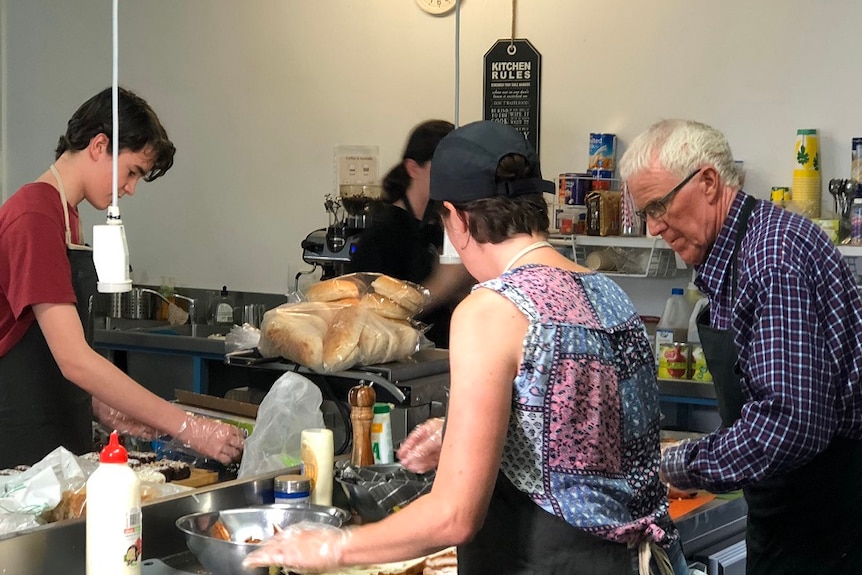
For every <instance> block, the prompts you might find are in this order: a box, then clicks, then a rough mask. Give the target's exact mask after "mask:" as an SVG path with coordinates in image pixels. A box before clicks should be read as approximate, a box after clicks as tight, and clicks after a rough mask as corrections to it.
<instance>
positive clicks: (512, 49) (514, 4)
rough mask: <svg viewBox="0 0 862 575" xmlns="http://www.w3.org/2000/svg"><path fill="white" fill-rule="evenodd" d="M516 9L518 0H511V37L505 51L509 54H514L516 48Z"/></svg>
mask: <svg viewBox="0 0 862 575" xmlns="http://www.w3.org/2000/svg"><path fill="white" fill-rule="evenodd" d="M517 11H518V0H512V37H511V39H510V40H509V47H508V48H507V49H506V51H507V52H508V53H509V56H514V55H515V52H517V51H518V49H517V48H516V47H515V13H516V12H517Z"/></svg>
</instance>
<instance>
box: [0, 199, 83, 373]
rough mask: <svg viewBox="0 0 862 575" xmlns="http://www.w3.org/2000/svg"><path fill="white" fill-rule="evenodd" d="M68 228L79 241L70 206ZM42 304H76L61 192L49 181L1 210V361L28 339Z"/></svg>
mask: <svg viewBox="0 0 862 575" xmlns="http://www.w3.org/2000/svg"><path fill="white" fill-rule="evenodd" d="M69 227H70V229H71V230H72V242H73V243H80V241H81V239H80V238H79V234H78V211H77V209H75V208H73V207H71V206H70V207H69ZM38 303H72V304H74V303H76V300H75V290H74V289H73V288H72V270H71V267H70V265H69V258H68V257H67V256H66V226H65V223H64V221H63V207H62V205H61V200H60V194H59V192H58V191H57V189H56V188H54V187H53V186H51V185H49V184H45V183H33V184H27V185H25V186H23V187H22V188H21V189H20V190H18V191H17V192H16V193H15V194H13V195H12V197H10V198H9V199H8V200H7V201H6V202H5V203H4V204H3V205H2V206H0V357H2V356H4V355H6V353H8V352H9V350H10V349H12V348H13V347H14V346H15V345H16V344H17V343H18V342H19V341H20V340H21V338H22V337H24V334H25V333H26V332H27V330H28V329H29V328H30V325H31V324H32V323H33V321H35V319H36V316H35V315H34V314H33V308H32V306H33V304H38Z"/></svg>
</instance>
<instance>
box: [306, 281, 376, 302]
mask: <svg viewBox="0 0 862 575" xmlns="http://www.w3.org/2000/svg"><path fill="white" fill-rule="evenodd" d="M361 288H364V285H362V286H361V285H360V281H359V280H358V278H357V276H355V275H349V276H341V277H337V278H332V279H329V280H324V281H322V282H318V283H316V284H314V285H311V286H309V287H308V289H307V290H305V297H306V299H308V301H311V302H328V301H337V300H340V299H345V298H352V299H359V295H360V289H361Z"/></svg>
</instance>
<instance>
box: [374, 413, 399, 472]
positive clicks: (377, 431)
mask: <svg viewBox="0 0 862 575" xmlns="http://www.w3.org/2000/svg"><path fill="white" fill-rule="evenodd" d="M371 451H372V452H373V453H374V463H375V464H380V463H392V462H394V461H395V454H394V453H393V450H392V417H391V415H390V408H389V404H388V403H375V404H374V419H372V420H371Z"/></svg>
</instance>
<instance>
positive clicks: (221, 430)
mask: <svg viewBox="0 0 862 575" xmlns="http://www.w3.org/2000/svg"><path fill="white" fill-rule="evenodd" d="M174 437H176V438H177V439H179V440H180V441H182V442H183V444H184V445H185V446H186V447H190V448H192V449H194V450H195V451H197V452H198V453H200V454H202V455H206V456H207V457H212V458H213V459H218V460H219V461H221V462H222V463H224V464H228V463H230V462H231V461H235V460H237V459H239V457H240V455H242V449H243V443H244V440H245V439H244V438H245V433H244V432H243V430H242V429H240V428H238V427H236V426H234V425H230V424H227V423H224V422H222V421H218V420H216V419H210V418H208V417H200V416H197V415H194V414H191V413H186V419H185V421H183V424H182V425H181V426H180V430H179V431H178V432H177V433H176V434H175V435H174Z"/></svg>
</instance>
